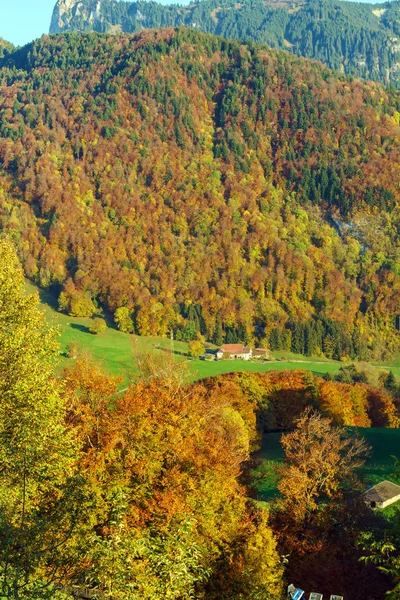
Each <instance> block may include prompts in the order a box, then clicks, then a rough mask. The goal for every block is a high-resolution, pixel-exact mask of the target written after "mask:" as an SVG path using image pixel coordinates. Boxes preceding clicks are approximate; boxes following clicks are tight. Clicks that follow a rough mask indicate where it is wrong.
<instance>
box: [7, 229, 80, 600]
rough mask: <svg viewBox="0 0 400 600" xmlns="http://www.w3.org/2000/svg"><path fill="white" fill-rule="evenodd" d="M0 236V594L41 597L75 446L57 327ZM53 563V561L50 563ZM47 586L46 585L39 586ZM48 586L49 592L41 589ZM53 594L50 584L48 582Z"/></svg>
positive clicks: (59, 532) (59, 531)
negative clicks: (58, 364)
mask: <svg viewBox="0 0 400 600" xmlns="http://www.w3.org/2000/svg"><path fill="white" fill-rule="evenodd" d="M38 303H39V300H38V297H37V295H36V294H34V295H26V293H25V288H24V277H23V272H22V269H21V266H20V265H19V262H18V259H17V257H16V254H15V252H14V249H13V247H12V246H11V244H10V243H8V242H7V241H4V240H2V241H0V539H1V543H0V596H1V597H2V598H3V597H4V598H14V599H22V598H42V597H45V596H46V594H47V592H48V585H49V582H50V574H49V573H47V568H46V565H47V564H49V561H50V560H51V561H52V563H53V566H54V565H56V564H57V561H58V558H59V552H60V548H61V547H62V545H63V542H64V541H65V540H66V538H67V537H68V533H67V532H68V531H70V530H71V529H72V521H73V510H72V508H71V506H69V507H67V504H68V502H70V501H72V499H73V497H74V493H73V492H72V491H71V489H69V490H68V491H67V488H68V483H69V482H70V479H69V476H70V475H71V474H72V471H73V465H74V447H73V443H72V440H71V438H70V436H69V434H68V432H67V431H66V430H65V428H64V426H63V419H64V408H63V402H62V400H61V397H60V383H59V381H58V380H56V378H55V377H54V365H55V360H56V358H57V355H58V352H59V347H58V343H57V336H58V332H57V331H56V330H55V329H54V328H52V327H49V326H48V325H47V324H46V322H45V319H44V315H43V313H42V312H41V311H40V310H39V309H38ZM55 571H56V569H55ZM46 590H47V591H46ZM48 593H50V592H48ZM52 593H53V596H52V597H55V596H54V590H53V592H52Z"/></svg>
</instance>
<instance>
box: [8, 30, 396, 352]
mask: <svg viewBox="0 0 400 600" xmlns="http://www.w3.org/2000/svg"><path fill="white" fill-rule="evenodd" d="M0 64H1V68H0V136H1V137H0V161H1V171H0V223H1V227H2V229H3V230H4V231H6V232H7V233H9V234H10V235H12V237H13V239H14V240H15V242H16V244H17V246H18V250H19V254H20V257H21V259H22V261H23V264H24V268H25V271H26V274H27V276H28V277H30V278H31V279H33V280H34V281H36V282H37V283H39V284H40V285H41V286H42V287H44V288H52V289H53V291H55V292H56V293H57V294H58V295H59V305H60V308H61V309H62V310H65V311H67V312H69V314H71V315H91V314H93V313H94V312H95V311H99V309H101V308H103V309H107V310H109V311H111V312H112V313H115V311H116V310H117V309H119V308H124V309H125V312H124V314H125V317H126V318H125V321H124V325H123V326H124V328H125V329H127V330H129V329H134V331H136V332H137V333H139V334H144V335H149V334H153V335H166V334H169V331H170V330H171V329H173V330H174V332H175V335H176V336H177V337H180V338H182V339H193V337H194V336H195V334H196V332H198V331H201V333H203V334H204V335H205V336H206V338H207V339H208V340H212V341H214V342H215V343H217V344H219V343H221V342H222V341H223V340H225V341H227V342H233V341H236V340H237V341H249V340H252V339H254V338H257V339H258V340H261V342H265V343H270V345H271V346H272V348H288V349H290V348H291V349H293V350H294V351H296V352H306V353H313V354H318V353H321V352H323V353H324V354H325V355H326V356H330V357H335V358H344V357H350V356H358V357H360V358H363V359H368V358H370V357H371V356H374V357H381V358H382V357H384V356H386V355H387V353H388V352H390V351H391V349H392V348H394V344H395V343H397V340H398V333H397V332H396V331H395V328H394V319H395V316H396V315H397V314H398V312H399V301H400V278H399V269H400V250H399V231H400V210H399V198H400V190H399V178H398V168H399V145H400V140H399V131H400V129H399V122H400V112H399V111H400V95H399V93H398V92H394V91H390V90H387V89H384V88H382V87H380V86H379V85H378V84H375V83H360V82H358V81H350V80H349V79H346V78H345V77H344V76H340V75H339V74H337V73H335V72H331V71H329V70H327V69H324V68H323V67H322V65H320V64H319V63H316V62H311V61H305V60H303V59H299V58H296V57H294V56H292V55H290V54H289V53H286V52H280V51H272V50H269V49H268V48H266V47H262V46H258V45H253V44H247V45H244V44H240V43H239V42H232V41H226V40H224V39H222V38H218V37H215V36H211V35H205V34H202V33H199V32H196V31H192V30H187V29H178V30H176V31H175V30H172V29H170V30H162V31H158V32H154V31H152V32H143V33H142V34H138V35H136V36H127V35H118V36H107V37H104V36H100V35H98V34H94V33H91V34H86V35H78V34H67V35H63V36H54V37H47V38H42V40H40V41H37V42H35V43H34V44H32V45H29V46H26V47H24V48H22V49H21V50H18V51H16V52H14V53H13V54H11V55H10V56H8V57H5V58H3V59H2V61H1V62H0Z"/></svg>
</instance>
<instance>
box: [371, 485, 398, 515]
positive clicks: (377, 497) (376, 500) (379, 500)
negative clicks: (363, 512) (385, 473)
mask: <svg viewBox="0 0 400 600" xmlns="http://www.w3.org/2000/svg"><path fill="white" fill-rule="evenodd" d="M399 500H400V485H396V484H395V483H392V482H391V481H381V483H378V484H377V485H374V487H372V488H370V489H369V490H367V491H366V492H365V494H364V501H365V503H366V504H367V506H369V507H370V508H372V509H375V508H386V507H387V506H389V505H390V504H393V503H394V502H398V501H399Z"/></svg>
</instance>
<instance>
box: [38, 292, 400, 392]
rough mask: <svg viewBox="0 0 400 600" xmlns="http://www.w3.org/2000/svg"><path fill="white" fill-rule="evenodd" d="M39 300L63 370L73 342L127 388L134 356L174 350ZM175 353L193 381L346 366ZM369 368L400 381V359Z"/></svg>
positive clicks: (178, 345)
mask: <svg viewBox="0 0 400 600" xmlns="http://www.w3.org/2000/svg"><path fill="white" fill-rule="evenodd" d="M27 290H28V291H29V292H34V291H38V290H37V288H36V287H35V286H33V285H32V284H31V283H27ZM40 298H41V302H42V306H43V309H44V311H45V313H46V317H47V319H48V321H49V322H50V323H52V324H53V325H57V326H58V327H59V329H60V345H61V356H60V369H61V368H63V367H65V366H66V365H68V364H71V360H70V359H69V358H67V356H66V347H67V344H68V343H69V342H74V343H75V344H76V346H77V347H78V348H79V349H81V350H82V351H85V352H87V353H89V354H90V355H91V356H93V358H94V359H95V360H96V361H98V362H99V363H100V364H101V365H102V367H103V368H104V370H106V371H107V372H108V373H110V374H112V375H120V376H122V377H123V382H122V383H121V386H125V385H126V383H127V381H129V378H130V377H131V375H132V374H133V373H134V372H135V371H136V368H135V363H136V360H135V356H136V355H137V353H141V352H143V351H149V350H154V352H156V353H158V354H159V353H161V351H162V349H164V350H166V349H170V348H171V341H170V340H169V339H163V338H157V337H139V336H135V335H127V334H125V333H121V332H120V331H118V330H117V329H116V328H115V327H114V325H113V323H111V322H108V323H107V324H108V327H107V330H106V331H105V332H104V333H101V334H97V335H93V334H91V333H90V332H89V326H90V319H89V318H74V317H70V316H68V315H65V314H62V313H59V312H58V311H57V310H56V302H55V299H54V297H53V296H52V295H51V294H48V293H46V292H43V291H40ZM173 350H174V354H173V360H175V361H177V362H182V361H185V362H186V364H187V367H188V372H189V379H191V380H196V379H203V378H204V377H210V376H214V375H221V374H224V373H232V372H235V371H253V372H265V371H271V370H280V371H283V370H286V369H308V370H310V371H312V372H313V373H314V374H315V375H324V374H325V373H336V372H337V371H338V370H339V369H340V367H341V366H342V365H343V363H340V362H337V361H332V360H328V359H326V358H325V357H317V358H313V357H305V356H301V355H298V354H293V353H292V352H286V351H277V352H274V353H273V356H274V359H275V360H273V361H271V362H267V363H253V362H247V361H241V360H232V361H212V362H208V361H207V362H206V361H201V360H188V357H187V344H186V343H185V342H178V341H174V343H173ZM368 368H369V369H375V372H376V373H379V372H380V369H381V368H387V369H388V368H392V369H393V372H394V374H395V375H397V376H398V377H399V379H400V355H399V357H398V358H397V359H396V360H395V361H393V364H392V363H388V365H382V366H379V367H371V366H370V365H369V366H368ZM376 373H375V375H376Z"/></svg>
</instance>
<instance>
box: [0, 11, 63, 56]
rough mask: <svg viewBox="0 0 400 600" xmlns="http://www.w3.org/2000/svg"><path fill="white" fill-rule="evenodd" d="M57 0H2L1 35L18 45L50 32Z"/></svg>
mask: <svg viewBox="0 0 400 600" xmlns="http://www.w3.org/2000/svg"><path fill="white" fill-rule="evenodd" d="M55 3H56V0H0V37H2V38H4V39H5V40H7V41H8V42H12V43H13V44H16V45H22V44H27V43H28V42H31V41H32V40H34V39H36V38H38V37H40V36H41V35H42V33H49V27H50V21H51V15H52V14H53V8H54V5H55Z"/></svg>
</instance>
